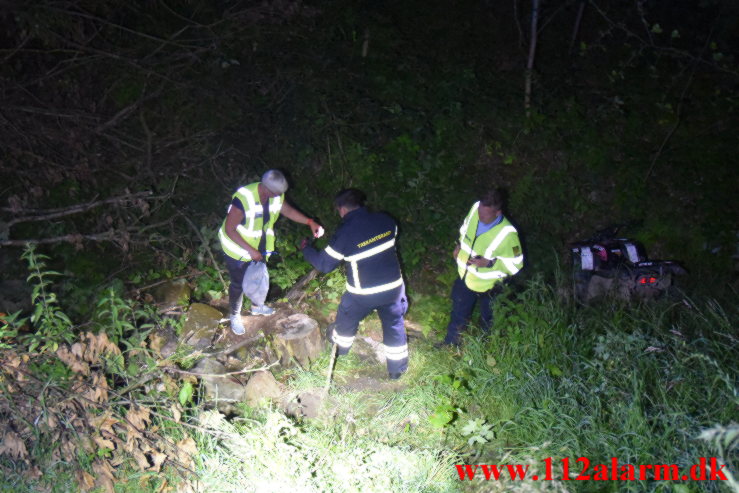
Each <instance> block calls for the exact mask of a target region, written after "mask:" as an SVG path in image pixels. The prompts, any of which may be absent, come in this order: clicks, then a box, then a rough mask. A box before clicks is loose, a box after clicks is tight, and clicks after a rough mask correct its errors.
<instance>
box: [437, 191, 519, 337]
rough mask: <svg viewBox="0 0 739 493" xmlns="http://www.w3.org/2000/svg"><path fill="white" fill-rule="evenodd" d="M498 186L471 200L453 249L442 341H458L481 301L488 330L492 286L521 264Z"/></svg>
mask: <svg viewBox="0 0 739 493" xmlns="http://www.w3.org/2000/svg"><path fill="white" fill-rule="evenodd" d="M502 209H503V196H502V194H501V192H500V190H491V191H489V192H487V193H486V194H485V195H484V196H483V197H482V199H481V200H480V201H479V202H476V203H475V204H473V206H472V208H471V209H470V212H469V213H468V214H467V217H466V218H465V220H464V222H463V223H462V227H461V228H459V243H458V244H457V246H456V248H455V249H454V259H455V261H456V263H457V272H458V274H459V277H458V278H457V279H456V280H455V281H454V286H453V287H452V314H451V320H450V321H449V325H448V326H447V334H446V337H445V339H444V342H443V343H442V344H444V345H458V344H459V336H460V332H461V331H462V330H463V329H464V326H465V325H467V323H468V322H469V319H470V317H471V316H472V311H473V309H474V308H475V304H476V303H477V302H478V301H479V302H480V315H481V319H482V324H481V327H482V329H483V330H484V331H485V332H488V331H489V330H490V325H491V323H492V320H493V312H492V308H491V306H490V305H491V301H492V296H493V293H494V290H493V288H494V287H495V286H496V284H498V283H500V282H501V281H502V280H503V279H506V278H507V277H508V276H512V275H515V274H516V273H518V271H519V270H521V268H522V267H523V251H522V249H521V242H520V240H519V238H518V231H516V228H515V227H514V226H513V225H512V224H511V222H510V221H509V220H508V219H507V218H506V217H505V216H503V212H502Z"/></svg>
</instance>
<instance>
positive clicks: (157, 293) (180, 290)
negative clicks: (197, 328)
mask: <svg viewBox="0 0 739 493" xmlns="http://www.w3.org/2000/svg"><path fill="white" fill-rule="evenodd" d="M153 294H154V301H156V303H157V304H158V305H160V307H161V308H162V309H163V310H169V309H172V308H174V307H176V306H187V305H188V304H189V303H190V295H191V294H192V290H191V289H190V285H189V284H187V281H186V280H185V279H175V280H174V281H167V282H165V283H164V284H161V285H159V286H157V287H156V288H155V289H154V293H153Z"/></svg>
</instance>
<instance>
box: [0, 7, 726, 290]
mask: <svg viewBox="0 0 739 493" xmlns="http://www.w3.org/2000/svg"><path fill="white" fill-rule="evenodd" d="M533 3H534V4H536V3H538V2H533ZM537 21H538V24H537V29H536V35H535V37H533V38H535V41H536V46H535V48H536V49H535V52H533V53H532V51H531V50H530V48H531V43H532V31H531V22H532V4H531V3H529V2H519V1H513V2H490V1H487V2H486V1H455V2H451V1H450V2H375V1H373V2H331V1H327V2H315V3H303V2H297V1H279V2H174V3H169V2H160V1H151V2H117V1H102V2H100V1H89V2H88V1H55V2H47V1H44V2H4V3H3V9H2V11H1V12H0V23H1V26H2V29H1V30H0V36H2V37H1V38H0V39H1V41H0V46H2V51H0V55H1V56H2V65H0V67H1V68H0V71H1V72H0V73H1V79H0V91H1V94H2V108H1V109H0V126H1V131H0V149H1V150H2V162H1V168H0V177H1V178H0V180H1V183H2V187H1V189H0V201H1V202H2V217H3V222H2V223H0V245H2V257H3V271H4V272H5V273H6V274H5V275H8V274H9V273H10V272H13V270H14V266H16V265H18V262H17V258H18V256H19V254H20V249H19V248H17V247H20V246H21V245H23V244H24V243H25V241H28V240H33V241H40V242H41V243H44V242H47V243H45V245H44V247H43V251H45V252H47V253H51V254H52V257H53V258H54V259H55V260H56V261H60V262H63V264H64V269H65V270H66V271H67V272H68V274H70V275H71V276H72V279H79V282H80V283H82V284H89V283H93V284H94V283H96V282H98V283H99V282H102V281H104V280H106V279H109V277H110V276H121V275H122V274H121V272H130V271H131V270H142V269H143V270H144V271H146V270H147V269H149V268H156V269H161V268H168V269H174V270H175V271H176V270H178V269H179V270H181V269H182V268H184V267H185V266H186V265H187V266H196V264H198V262H199V263H200V265H199V267H201V268H203V267H214V266H213V265H212V261H211V259H210V258H207V257H203V256H202V250H203V249H202V245H203V242H206V243H210V242H212V241H213V240H214V238H215V237H214V232H215V230H216V229H217V227H218V225H219V223H220V221H221V220H222V216H223V214H224V210H225V207H226V204H227V203H228V201H229V197H230V195H231V194H232V193H233V191H234V190H235V188H236V187H238V186H239V185H241V184H245V183H248V182H251V181H253V180H256V179H257V178H258V177H259V176H260V175H261V173H262V172H263V171H264V170H265V169H267V168H270V167H277V168H280V169H283V170H284V171H286V172H287V173H288V175H289V177H290V181H291V186H292V189H291V191H290V192H289V194H288V195H289V197H290V198H291V199H292V200H293V201H294V202H295V203H296V204H297V205H298V206H299V207H301V208H302V209H304V210H305V212H306V213H308V214H312V215H316V216H317V217H318V218H319V219H320V220H322V221H323V222H324V223H325V224H326V225H327V226H329V227H333V226H334V225H335V224H336V221H337V218H336V217H334V214H333V211H332V210H331V208H330V198H331V197H332V196H333V194H334V193H335V191H337V190H338V189H340V188H342V187H347V186H354V187H359V188H362V189H364V190H365V191H366V192H367V193H368V195H369V197H370V202H371V203H372V204H373V205H374V206H375V207H377V208H381V209H384V210H387V211H389V212H391V213H392V214H394V215H395V216H396V217H397V218H398V219H399V221H400V223H401V225H402V244H401V253H402V256H403V260H404V263H405V266H406V271H407V273H408V275H409V276H410V277H411V278H414V277H415V276H416V275H417V274H418V273H420V272H421V271H432V272H437V273H438V272H441V271H443V270H444V269H446V268H447V267H448V264H449V262H448V252H449V251H450V249H451V248H452V246H451V245H452V242H453V241H454V239H455V235H456V229H457V228H458V224H457V223H459V221H460V220H461V219H460V218H461V217H463V214H464V213H465V212H466V211H467V209H468V207H469V205H470V203H471V202H472V201H473V200H474V198H475V195H476V194H478V193H479V192H481V191H482V190H484V189H486V188H488V187H491V186H501V187H503V188H505V189H506V190H507V192H508V195H509V206H508V211H509V215H510V216H511V217H512V218H513V219H514V220H515V221H516V223H517V224H518V225H519V227H520V229H521V231H522V233H523V235H524V237H525V242H526V248H527V253H528V267H527V269H526V275H530V274H531V273H535V272H545V273H548V274H551V273H552V272H554V271H556V269H557V267H558V266H560V265H562V266H565V265H567V262H568V257H567V255H568V253H567V248H566V246H567V243H568V242H570V241H574V240H578V239H583V238H584V237H588V236H590V235H591V234H592V233H593V232H594V231H595V230H597V229H598V228H603V227H606V226H609V225H613V224H624V225H626V227H625V228H624V229H622V234H626V235H631V236H633V237H636V238H637V239H639V240H642V241H644V242H645V244H646V245H647V249H648V251H649V254H650V256H651V257H652V258H663V259H664V258H673V259H678V260H681V261H683V262H684V263H685V265H686V267H688V269H689V270H690V272H691V275H690V276H689V278H687V279H686V281H687V282H688V283H693V284H697V285H700V286H704V287H710V288H711V289H713V288H723V287H726V285H727V284H726V281H727V280H731V281H732V282H733V281H734V280H735V279H736V277H735V272H736V271H735V265H734V263H735V261H736V248H737V227H736V219H737V201H736V199H735V195H736V191H737V179H736V173H735V167H734V166H733V161H734V160H735V157H736V154H737V150H738V147H739V139H737V131H736V130H737V128H739V127H738V125H737V104H738V103H737V87H738V84H739V73H738V72H737V70H738V69H737V62H736V59H735V54H736V50H737V48H738V46H739V6H737V4H736V3H734V2H730V1H713V0H704V1H699V2H696V1H679V2H674V1H669V2H668V1H621V0H603V1H595V2H579V1H556V2H555V1H543V2H541V4H540V5H539V10H538V16H537ZM529 62H532V63H533V70H532V71H527V64H528V63H529ZM527 76H530V81H531V91H530V99H529V102H528V103H527V104H528V109H527V108H526V107H525V99H526V98H525V83H526V79H527ZM100 201H104V203H102V204H98V202H100ZM73 206H79V207H81V208H82V210H79V207H77V208H74V209H72V210H69V208H70V207H73ZM50 214H51V215H50ZM281 227H282V228H283V231H285V232H284V233H283V235H282V238H283V240H284V241H287V240H288V239H289V240H290V241H292V240H293V239H294V237H295V236H297V235H300V234H301V233H303V232H302V231H297V230H295V231H293V230H292V229H291V225H285V224H283V225H282V226H281ZM194 228H195V229H198V230H201V229H202V234H200V235H199V234H197V233H196V231H195V230H194ZM213 246H215V244H213ZM283 248H284V249H287V250H289V248H290V247H289V246H283ZM199 251H200V252H201V255H200V257H198V256H197V252H199ZM121 253H122V254H121ZM295 268H297V269H299V267H297V266H296V267H295ZM71 282H75V281H71Z"/></svg>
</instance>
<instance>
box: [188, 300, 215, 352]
mask: <svg viewBox="0 0 739 493" xmlns="http://www.w3.org/2000/svg"><path fill="white" fill-rule="evenodd" d="M221 317H223V314H222V313H221V312H219V311H218V310H216V309H215V308H213V307H212V306H210V305H205V304H203V303H193V304H192V305H190V310H188V312H187V317H186V318H185V324H184V326H183V327H182V334H183V339H182V342H184V343H185V344H187V345H188V346H192V347H194V348H197V349H203V348H206V347H208V346H210V343H211V341H212V340H213V336H214V335H215V332H216V330H217V329H218V323H219V322H220V320H221Z"/></svg>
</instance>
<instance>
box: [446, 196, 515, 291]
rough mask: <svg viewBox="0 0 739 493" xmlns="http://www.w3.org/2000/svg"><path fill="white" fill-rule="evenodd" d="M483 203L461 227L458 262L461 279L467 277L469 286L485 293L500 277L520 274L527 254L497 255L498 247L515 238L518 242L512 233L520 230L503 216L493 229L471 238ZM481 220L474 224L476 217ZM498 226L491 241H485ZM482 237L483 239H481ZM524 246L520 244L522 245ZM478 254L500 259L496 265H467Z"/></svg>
mask: <svg viewBox="0 0 739 493" xmlns="http://www.w3.org/2000/svg"><path fill="white" fill-rule="evenodd" d="M479 207H480V202H476V203H475V204H474V205H473V206H472V208H471V209H470V212H469V213H468V214H467V217H465V219H464V222H463V223H462V227H461V228H459V233H460V253H459V254H458V255H457V258H456V263H457V267H458V273H459V276H460V278H462V279H465V284H466V285H467V287H468V288H470V289H472V290H474V291H478V292H484V291H487V290H488V289H490V288H492V287H493V286H494V285H495V283H496V281H497V280H498V279H503V278H505V277H508V276H510V275H513V274H516V273H518V271H519V270H521V267H523V255H518V256H516V257H500V256H496V255H495V251H496V249H498V248H499V247H500V246H501V245H502V244H504V242H506V241H512V242H515V243H516V244H518V240H517V239H516V238H510V239H509V235H511V234H513V233H516V234H517V233H518V232H517V231H516V228H515V227H513V225H511V224H510V222H508V220H507V219H505V218H503V221H502V223H501V225H499V226H498V225H496V226H493V228H492V229H491V230H490V231H488V232H486V233H483V234H482V235H480V236H475V237H474V238H469V237H468V236H467V233H468V232H473V231H472V230H473V229H474V230H475V231H474V233H477V224H479V220H480V219H479V215H478V209H479ZM475 218H476V219H477V221H476V222H477V224H473V222H474V221H473V219H475ZM495 228H499V229H498V230H497V231H496V232H495V236H494V237H493V238H492V240H490V243H489V244H487V245H485V243H487V242H486V241H485V240H487V239H489V238H490V236H489V234H488V233H490V232H493V231H495ZM481 238H482V241H480V239H481ZM518 246H520V244H518ZM476 256H481V257H483V258H486V259H491V260H493V259H495V260H497V261H498V262H499V263H498V262H496V263H495V264H493V267H490V268H488V267H477V266H475V265H467V261H468V260H469V259H470V258H472V257H476Z"/></svg>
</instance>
